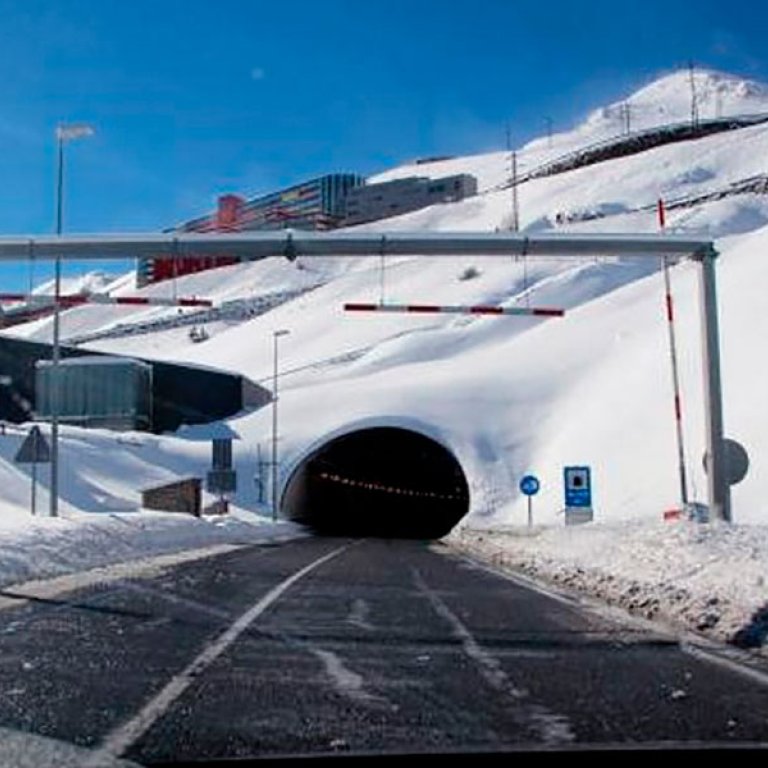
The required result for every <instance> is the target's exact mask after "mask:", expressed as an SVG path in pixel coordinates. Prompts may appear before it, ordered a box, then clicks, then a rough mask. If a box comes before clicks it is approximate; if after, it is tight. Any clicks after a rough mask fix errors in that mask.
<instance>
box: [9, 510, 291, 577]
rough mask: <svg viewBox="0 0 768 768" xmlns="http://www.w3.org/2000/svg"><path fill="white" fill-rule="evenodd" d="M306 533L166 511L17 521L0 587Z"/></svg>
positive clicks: (249, 520) (287, 527) (255, 521)
mask: <svg viewBox="0 0 768 768" xmlns="http://www.w3.org/2000/svg"><path fill="white" fill-rule="evenodd" d="M300 535H302V533H301V531H300V529H299V528H298V527H297V526H295V525H292V524H291V523H287V522H284V523H280V524H278V525H273V524H272V523H271V522H267V521H266V520H264V519H263V518H257V517H255V516H250V518H244V517H233V516H229V517H215V518H201V519H198V518H195V517H191V516H189V515H181V514H169V513H162V512H142V513H136V514H110V515H78V516H73V517H59V518H38V519H35V520H29V519H26V520H20V519H17V521H16V524H15V525H12V524H9V523H8V521H5V522H4V524H2V527H0V587H6V586H8V585H10V584H15V583H19V582H24V581H27V580H30V579H42V578H48V577H54V576H61V575H62V574H69V573H76V572H80V571H85V570H87V569H92V568H99V567H103V566H108V565H112V564H115V563H125V562H126V561H135V560H138V559H144V558H149V557H156V556H158V555H164V554H168V553H178V552H184V551H187V550H192V549H199V548H210V547H213V546H214V545H227V544H228V545H233V546H236V545H246V544H266V543H272V542H278V541H285V540H287V539H289V538H293V537H296V536H300Z"/></svg>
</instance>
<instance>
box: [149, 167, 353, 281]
mask: <svg viewBox="0 0 768 768" xmlns="http://www.w3.org/2000/svg"><path fill="white" fill-rule="evenodd" d="M363 183H364V179H363V177H362V176H358V175H356V174H352V173H333V174H327V175H325V176H320V177H319V178H316V179H312V180H310V181H306V182H303V183H302V184H296V185H294V186H292V187H288V188H286V189H283V190H280V191H278V192H273V193H271V194H268V195H263V196H261V197H256V198H253V199H251V200H247V199H245V198H243V197H240V196H239V195H222V196H221V197H220V198H219V200H218V207H217V210H216V211H215V212H214V213H211V214H207V215H205V216H201V217H199V218H197V219H192V220H191V221H187V222H185V223H184V224H181V225H180V226H178V227H174V228H172V229H170V230H167V231H169V232H246V231H253V230H270V229H285V228H288V227H290V228H292V229H305V230H326V229H332V228H334V227H337V226H339V224H340V223H341V220H342V217H343V213H344V211H343V201H344V198H345V197H346V195H347V193H348V192H349V191H350V190H352V189H354V188H355V187H358V186H360V185H362V184H363ZM238 261H240V259H239V258H237V257H233V256H227V255H226V254H222V255H221V256H200V257H195V256H190V257H187V258H184V259H181V260H175V262H174V260H172V259H167V258H148V259H140V260H139V265H138V272H137V282H138V285H139V286H143V285H147V284H149V283H157V282H160V281H161V280H168V279H169V278H173V277H179V276H181V275H187V274H190V273H192V272H201V271H203V270H206V269H212V268H213V267H222V266H226V265H228V264H235V263H237V262H238Z"/></svg>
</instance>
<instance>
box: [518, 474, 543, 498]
mask: <svg viewBox="0 0 768 768" xmlns="http://www.w3.org/2000/svg"><path fill="white" fill-rule="evenodd" d="M540 487H541V483H539V478H538V477H534V475H526V476H525V477H524V478H523V479H522V480H520V491H521V493H524V494H525V495H526V496H535V495H536V494H537V493H538V492H539V488H540Z"/></svg>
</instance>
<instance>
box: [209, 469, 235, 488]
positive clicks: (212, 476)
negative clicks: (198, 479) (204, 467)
mask: <svg viewBox="0 0 768 768" xmlns="http://www.w3.org/2000/svg"><path fill="white" fill-rule="evenodd" d="M205 488H206V490H207V491H208V493H218V494H222V493H234V492H235V491H236V490H237V473H236V472H235V470H234V469H212V470H210V471H209V472H208V474H207V475H206V482H205Z"/></svg>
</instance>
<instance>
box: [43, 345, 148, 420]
mask: <svg viewBox="0 0 768 768" xmlns="http://www.w3.org/2000/svg"><path fill="white" fill-rule="evenodd" d="M52 368H53V363H52V362H51V361H50V360H38V361H37V363H36V364H35V416H36V418H38V419H40V420H42V421H49V420H50V419H51V411H52V409H51V395H52V393H51V374H52ZM58 392H59V397H58V400H59V419H60V421H61V422H62V423H64V424H73V425H76V426H82V427H104V428H107V429H118V430H123V429H136V430H150V429H151V428H152V366H151V365H149V364H148V363H145V362H142V361H141V360H132V359H129V358H120V357H107V356H104V355H98V356H97V355H84V356H82V357H72V358H67V359H64V360H61V361H60V362H59V371H58Z"/></svg>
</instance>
